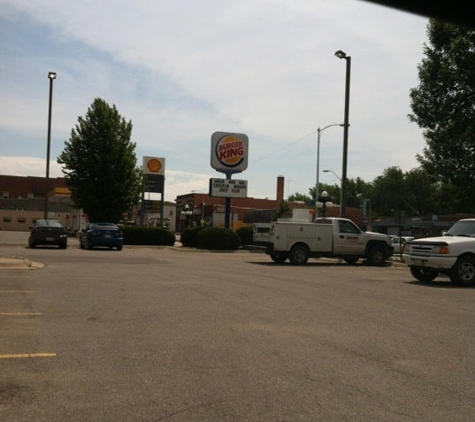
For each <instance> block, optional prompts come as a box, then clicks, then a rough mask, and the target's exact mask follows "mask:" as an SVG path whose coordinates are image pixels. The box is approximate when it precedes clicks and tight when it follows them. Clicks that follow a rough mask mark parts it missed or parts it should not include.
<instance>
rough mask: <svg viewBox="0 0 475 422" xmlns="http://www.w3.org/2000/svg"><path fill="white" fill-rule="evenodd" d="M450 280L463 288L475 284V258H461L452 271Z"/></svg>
mask: <svg viewBox="0 0 475 422" xmlns="http://www.w3.org/2000/svg"><path fill="white" fill-rule="evenodd" d="M449 276H450V280H452V282H453V283H457V284H461V285H463V286H473V285H474V284H475V258H472V257H471V256H461V257H460V258H459V259H457V262H456V263H455V265H454V266H453V267H452V270H451V271H450V274H449Z"/></svg>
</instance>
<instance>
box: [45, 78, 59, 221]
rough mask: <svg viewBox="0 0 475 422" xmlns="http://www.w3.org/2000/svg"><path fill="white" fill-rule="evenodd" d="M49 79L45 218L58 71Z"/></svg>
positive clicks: (46, 213) (46, 214) (46, 216)
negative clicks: (55, 84)
mask: <svg viewBox="0 0 475 422" xmlns="http://www.w3.org/2000/svg"><path fill="white" fill-rule="evenodd" d="M48 79H49V108H48V136H47V141H46V192H45V214H44V218H45V220H47V219H48V189H49V155H50V149H51V109H52V105H53V80H54V79H56V72H49V73H48Z"/></svg>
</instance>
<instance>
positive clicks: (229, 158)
mask: <svg viewBox="0 0 475 422" xmlns="http://www.w3.org/2000/svg"><path fill="white" fill-rule="evenodd" d="M248 150H249V138H248V137H247V135H244V134H242V133H229V132H214V133H213V134H212V135H211V167H213V168H214V169H215V170H216V171H219V172H221V173H224V174H225V175H226V180H227V183H228V184H227V186H226V187H225V186H224V185H226V183H225V182H223V183H220V184H221V185H222V188H219V189H223V191H221V192H222V193H223V195H214V196H224V197H225V198H226V201H225V207H226V209H225V220H224V226H225V227H226V228H227V229H229V214H230V211H231V196H230V195H231V194H232V193H233V192H232V189H229V187H230V186H231V176H232V175H233V174H234V173H240V172H242V171H244V170H246V169H247V162H248V155H249V154H248ZM213 180H221V181H222V180H224V179H211V180H210V196H213V190H212V184H213ZM244 182H246V196H244V198H245V197H247V181H244ZM224 191H226V192H224ZM235 193H236V192H235ZM234 197H236V196H234ZM238 197H241V196H238Z"/></svg>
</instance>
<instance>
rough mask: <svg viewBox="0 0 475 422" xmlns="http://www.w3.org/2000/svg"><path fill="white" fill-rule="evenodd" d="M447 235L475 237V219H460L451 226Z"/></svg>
mask: <svg viewBox="0 0 475 422" xmlns="http://www.w3.org/2000/svg"><path fill="white" fill-rule="evenodd" d="M445 235H446V236H470V237H475V220H474V221H458V222H457V223H455V224H454V225H453V226H452V227H451V228H450V230H449V231H448V232H447V233H446V234H445Z"/></svg>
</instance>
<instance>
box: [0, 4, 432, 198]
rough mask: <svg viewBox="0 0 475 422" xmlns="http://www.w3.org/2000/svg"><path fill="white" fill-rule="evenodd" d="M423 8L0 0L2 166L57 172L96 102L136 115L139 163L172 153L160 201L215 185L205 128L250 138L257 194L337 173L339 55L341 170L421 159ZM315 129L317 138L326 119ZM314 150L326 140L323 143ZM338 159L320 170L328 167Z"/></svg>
mask: <svg viewBox="0 0 475 422" xmlns="http://www.w3.org/2000/svg"><path fill="white" fill-rule="evenodd" d="M427 24H428V19H427V18H424V17H421V16H416V15H413V14H409V13H407V12H403V11H399V10H396V9H391V8H386V7H383V6H379V5H375V4H372V3H368V2H365V1H360V0H332V1H331V2H330V1H327V0H292V1H289V0H285V1H284V0H240V1H238V2H235V1H234V2H231V1H226V0H194V1H189V0H173V1H171V0H155V1H150V0H135V1H133V2H131V1H130V0H127V1H126V0H76V1H74V2H65V1H63V0H35V1H31V0H0V34H1V35H0V98H1V101H0V174H3V175H17V176H45V175H46V155H47V153H46V150H47V128H48V104H49V86H50V81H49V79H48V72H50V71H53V72H56V74H57V78H56V79H55V80H54V82H53V97H52V121H51V153H50V159H51V161H50V177H62V176H63V174H62V172H61V168H60V166H59V165H58V164H57V162H56V159H57V157H58V156H59V155H60V154H61V152H62V151H63V150H64V148H65V142H66V141H68V140H69V138H70V135H71V130H72V129H74V128H75V126H76V124H77V121H78V117H80V116H84V115H85V114H86V113H87V110H88V108H89V107H90V106H91V104H92V103H93V101H94V99H96V98H101V99H103V100H105V101H106V102H107V103H108V104H109V105H115V106H116V107H117V110H118V111H119V113H120V114H121V115H122V116H123V117H124V118H125V119H126V120H127V121H131V122H132V124H133V130H132V138H131V141H132V142H134V143H135V144H136V148H135V153H136V156H137V165H142V160H143V157H144V156H148V157H162V158H165V161H166V168H165V192H164V199H165V200H167V201H175V198H176V197H177V196H178V195H183V194H187V193H190V192H200V193H207V192H208V186H209V179H210V178H225V175H224V174H223V173H220V172H217V171H216V170H214V169H213V168H212V167H211V164H210V157H211V135H212V134H213V133H214V132H217V131H221V132H230V133H242V134H245V135H247V136H248V138H249V152H248V167H247V169H246V170H245V171H243V172H241V173H237V174H234V175H233V179H240V180H247V184H248V196H249V197H254V198H269V199H275V197H276V189H277V177H278V176H283V177H284V178H285V183H284V196H285V197H286V198H287V197H288V196H289V195H291V194H295V193H301V194H306V195H308V193H309V189H310V188H312V187H314V186H315V183H316V178H317V152H319V154H318V155H319V170H320V171H319V172H318V173H319V174H318V176H319V181H320V182H321V183H328V184H339V179H338V178H339V177H341V174H342V170H343V169H342V161H343V128H342V127H339V126H338V124H341V123H343V121H344V111H345V81H346V60H344V59H343V60H342V59H339V58H337V57H336V56H335V55H334V53H335V52H336V51H337V50H343V51H344V52H345V53H346V54H347V55H348V56H350V57H351V72H350V106H349V123H350V127H349V131H348V160H347V161H348V163H347V177H348V178H350V179H351V178H357V177H359V178H361V179H363V180H365V181H367V182H371V181H373V180H374V179H375V178H376V177H378V176H380V175H382V174H383V172H384V170H385V169H387V168H389V167H392V166H396V167H399V168H401V169H402V170H403V171H405V172H406V171H410V170H411V169H413V168H416V167H418V162H417V159H416V155H417V154H420V153H422V151H423V149H424V147H425V141H424V138H423V134H422V130H421V129H420V128H419V127H418V126H417V125H416V124H415V123H412V122H410V121H409V118H408V115H409V114H410V113H411V108H410V98H409V92H410V89H411V88H415V87H417V86H418V82H419V81H418V70H417V67H418V65H419V64H420V62H421V60H422V59H423V48H424V44H425V43H426V42H427V34H426V29H427ZM329 125H336V126H332V127H329V128H327V129H325V130H323V131H322V132H321V137H320V148H318V147H317V144H318V142H317V132H318V128H324V127H326V126H329ZM318 149H319V151H317V150H318ZM325 169H326V170H331V171H330V172H323V170H325Z"/></svg>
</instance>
